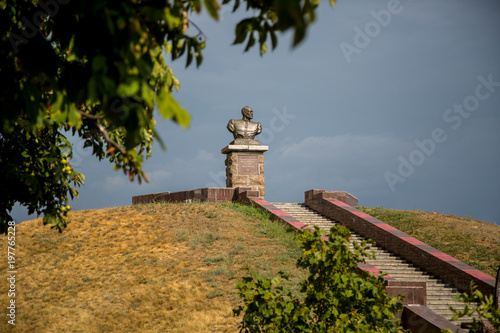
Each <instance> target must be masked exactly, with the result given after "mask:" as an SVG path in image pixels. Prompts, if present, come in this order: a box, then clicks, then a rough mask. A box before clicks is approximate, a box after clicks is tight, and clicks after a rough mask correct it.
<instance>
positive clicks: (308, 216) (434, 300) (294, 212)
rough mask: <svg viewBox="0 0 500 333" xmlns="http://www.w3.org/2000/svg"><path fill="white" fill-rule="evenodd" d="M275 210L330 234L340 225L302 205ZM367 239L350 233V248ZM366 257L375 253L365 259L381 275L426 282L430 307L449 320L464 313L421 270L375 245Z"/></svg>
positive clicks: (450, 292)
mask: <svg viewBox="0 0 500 333" xmlns="http://www.w3.org/2000/svg"><path fill="white" fill-rule="evenodd" d="M272 205H274V206H275V207H276V208H278V209H280V210H283V211H284V212H286V213H288V214H289V215H291V216H293V217H295V218H296V219H297V220H299V221H301V222H302V223H304V224H306V225H309V226H314V225H316V226H318V227H320V228H321V229H324V230H326V231H327V232H328V231H329V230H330V229H331V227H332V226H334V225H335V224H337V222H335V221H332V220H330V219H328V218H326V217H325V216H322V215H320V214H318V213H316V212H315V211H313V210H312V209H310V208H308V207H306V206H305V205H304V204H300V203H273V204H272ZM366 240H367V239H366V238H364V237H362V236H361V235H358V234H356V233H355V232H352V231H351V237H350V243H351V244H350V245H349V248H350V249H351V250H352V249H354V245H353V244H352V242H357V243H358V244H359V243H361V242H362V241H366ZM367 246H368V250H367V253H369V254H371V253H372V252H374V253H375V260H373V259H370V258H365V262H366V263H368V264H370V265H372V266H374V267H377V268H378V269H380V270H381V271H382V272H384V273H386V274H389V275H390V276H391V277H393V278H395V279H396V280H398V281H418V282H425V283H426V288H427V307H428V308H429V309H431V310H433V311H434V312H436V313H438V314H440V315H441V316H443V317H445V318H446V319H448V320H450V319H451V317H452V316H453V312H451V310H449V307H450V306H452V307H453V308H455V309H463V308H464V306H465V304H464V303H462V302H459V301H457V300H455V297H456V291H457V290H456V289H455V288H454V287H452V286H451V285H449V284H447V283H445V282H444V281H442V280H440V279H438V278H436V277H434V276H432V275H430V274H428V273H427V272H425V271H423V270H421V269H420V268H418V267H415V266H413V265H412V264H411V263H408V262H407V261H405V260H404V259H401V258H400V257H398V256H396V255H394V254H393V253H390V252H388V251H386V250H384V249H382V248H380V247H378V246H376V245H374V244H367ZM470 321H472V318H460V319H458V320H456V321H453V323H455V324H456V325H460V323H462V322H470Z"/></svg>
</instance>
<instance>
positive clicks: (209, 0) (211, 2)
mask: <svg viewBox="0 0 500 333" xmlns="http://www.w3.org/2000/svg"><path fill="white" fill-rule="evenodd" d="M204 3H205V7H206V8H207V11H208V13H209V14H210V16H212V18H214V19H215V20H217V21H218V20H219V4H218V3H217V1H216V0H204Z"/></svg>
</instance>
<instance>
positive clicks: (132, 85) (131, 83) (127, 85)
mask: <svg viewBox="0 0 500 333" xmlns="http://www.w3.org/2000/svg"><path fill="white" fill-rule="evenodd" d="M140 87H141V81H140V80H139V79H138V78H129V79H128V80H127V82H124V83H120V84H119V85H118V88H117V89H116V92H117V93H118V95H119V96H120V97H127V96H132V95H134V94H135V93H137V92H138V91H139V88H140Z"/></svg>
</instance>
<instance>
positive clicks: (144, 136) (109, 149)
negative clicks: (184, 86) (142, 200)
mask: <svg viewBox="0 0 500 333" xmlns="http://www.w3.org/2000/svg"><path fill="white" fill-rule="evenodd" d="M319 2H320V1H319V0H262V1H254V0H246V1H241V0H234V1H230V0H223V1H222V3H219V2H218V1H216V0H204V1H203V2H202V1H201V0H179V1H169V0H163V1H161V0H123V1H111V0H109V1H70V0H40V1H38V0H16V1H14V0H11V1H8V0H1V1H0V29H1V33H2V36H1V40H0V43H1V47H0V84H1V89H0V105H1V106H2V110H1V113H0V184H1V187H2V189H3V191H1V193H0V228H1V229H2V230H3V232H5V230H6V226H7V222H9V221H12V217H11V216H10V214H9V212H10V211H11V209H12V207H13V206H14V204H15V203H16V202H18V203H20V204H21V205H23V206H26V207H27V208H28V212H29V213H30V214H31V213H34V212H37V213H38V214H43V215H44V223H45V224H46V223H50V224H52V225H53V227H55V228H57V229H59V231H61V230H62V229H63V228H64V227H65V226H66V222H65V220H64V215H65V214H67V210H69V209H71V207H69V206H68V202H69V199H70V198H73V197H78V191H77V190H76V187H78V186H80V185H82V184H83V181H84V176H83V175H82V174H81V173H79V172H78V171H76V170H74V169H73V168H72V167H71V164H70V162H71V158H72V145H71V143H70V142H69V141H68V139H67V137H66V136H67V135H68V134H70V133H72V134H73V135H77V136H79V137H81V138H82V139H83V140H84V146H85V147H88V148H89V149H92V153H93V155H95V156H96V157H97V158H98V159H99V160H102V159H108V160H109V161H110V162H112V163H114V167H115V169H117V170H118V169H121V170H123V172H124V173H125V174H126V175H127V176H128V177H130V179H131V180H134V179H137V180H138V181H139V182H141V181H142V180H145V181H147V178H146V175H145V173H144V172H143V170H142V163H143V160H144V158H148V157H149V156H150V155H151V148H152V144H153V141H154V140H157V141H158V142H159V143H160V144H161V145H162V147H164V144H163V143H162V141H161V138H160V137H159V135H158V133H157V132H156V131H155V119H154V118H153V110H154V109H157V110H158V111H159V114H160V115H161V116H162V117H163V118H164V119H171V120H173V121H174V122H176V123H177V124H179V125H180V126H182V127H187V126H188V125H189V121H190V116H189V113H188V112H187V111H186V110H184V109H183V108H182V106H181V105H179V104H178V103H177V102H176V100H175V99H174V97H173V96H172V92H173V90H174V89H179V81H178V80H177V79H176V77H175V76H174V74H173V73H172V70H171V69H170V68H169V66H168V65H167V62H166V59H165V55H167V56H168V57H171V60H175V59H178V58H181V57H183V58H185V59H186V66H189V65H190V64H191V63H192V61H193V60H194V61H195V63H196V65H197V66H199V65H200V64H201V62H202V60H203V55H202V51H203V47H204V45H205V42H206V40H205V39H206V37H205V36H204V35H203V34H202V33H199V34H197V35H195V36H193V33H190V29H189V26H190V25H194V22H191V21H190V20H189V19H188V17H190V16H189V15H190V14H191V13H199V12H201V11H202V10H206V11H207V12H208V13H209V14H210V16H211V17H213V18H214V19H215V20H217V19H218V13H219V11H220V9H221V7H222V6H225V5H227V6H233V9H234V10H237V9H238V8H239V7H240V6H241V7H244V6H242V5H246V10H247V11H249V12H251V13H256V14H251V15H250V16H249V17H248V18H245V19H243V20H242V21H240V22H239V23H238V24H237V26H236V29H235V35H236V36H235V40H234V43H235V44H242V43H244V44H246V46H245V50H249V49H251V48H252V47H253V46H258V47H259V48H260V53H261V55H262V54H264V53H265V52H266V51H267V48H268V41H270V45H271V47H272V48H273V49H274V48H275V47H276V45H277V43H278V37H277V34H276V33H277V32H280V31H286V30H292V31H293V32H294V37H293V45H297V44H298V43H300V42H301V41H302V40H303V39H304V36H305V34H306V30H307V28H308V26H309V24H310V23H311V22H313V21H314V20H315V10H316V8H317V6H318V5H319ZM330 2H331V3H332V5H333V4H334V2H335V1H334V0H330Z"/></svg>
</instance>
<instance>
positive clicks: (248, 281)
mask: <svg viewBox="0 0 500 333" xmlns="http://www.w3.org/2000/svg"><path fill="white" fill-rule="evenodd" d="M323 234H324V233H323V232H322V231H321V230H320V229H319V228H317V227H315V231H314V232H311V231H309V230H304V231H303V232H301V233H299V234H298V235H297V240H298V241H299V242H300V246H301V248H302V253H303V254H302V256H301V257H300V258H299V259H298V260H297V267H299V268H303V269H306V270H308V272H309V276H308V277H307V278H306V279H305V280H304V281H302V282H300V294H299V295H294V294H293V293H292V292H291V291H290V289H288V288H284V287H282V286H281V285H280V280H279V279H278V278H276V277H275V278H273V279H269V278H265V277H257V276H256V274H252V275H253V276H252V277H245V278H243V281H242V282H238V283H237V285H236V287H237V289H238V294H239V296H240V297H241V298H242V299H243V303H244V305H243V306H239V307H237V308H236V309H234V310H233V313H234V315H236V316H237V315H240V314H241V313H244V315H243V319H242V322H241V324H240V332H398V331H401V330H402V328H401V327H400V326H399V321H398V320H397V319H395V316H394V314H395V313H396V312H397V311H398V310H402V308H403V305H402V303H400V302H398V301H400V300H401V298H394V297H390V296H388V295H387V292H386V291H385V289H384V278H383V276H382V275H381V276H379V277H375V276H373V275H370V274H365V273H364V272H361V271H360V270H359V269H358V267H357V263H359V262H362V261H363V259H362V258H363V257H366V256H367V255H368V254H367V253H366V250H367V247H366V242H362V243H361V245H359V244H357V243H355V247H354V251H352V252H351V251H349V240H348V239H349V231H348V230H347V228H345V227H342V226H334V227H333V228H332V229H331V232H330V235H329V237H328V241H325V240H324V239H323V237H324V236H323ZM280 276H281V277H282V278H284V279H288V277H287V276H286V275H285V274H284V273H283V272H280Z"/></svg>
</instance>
